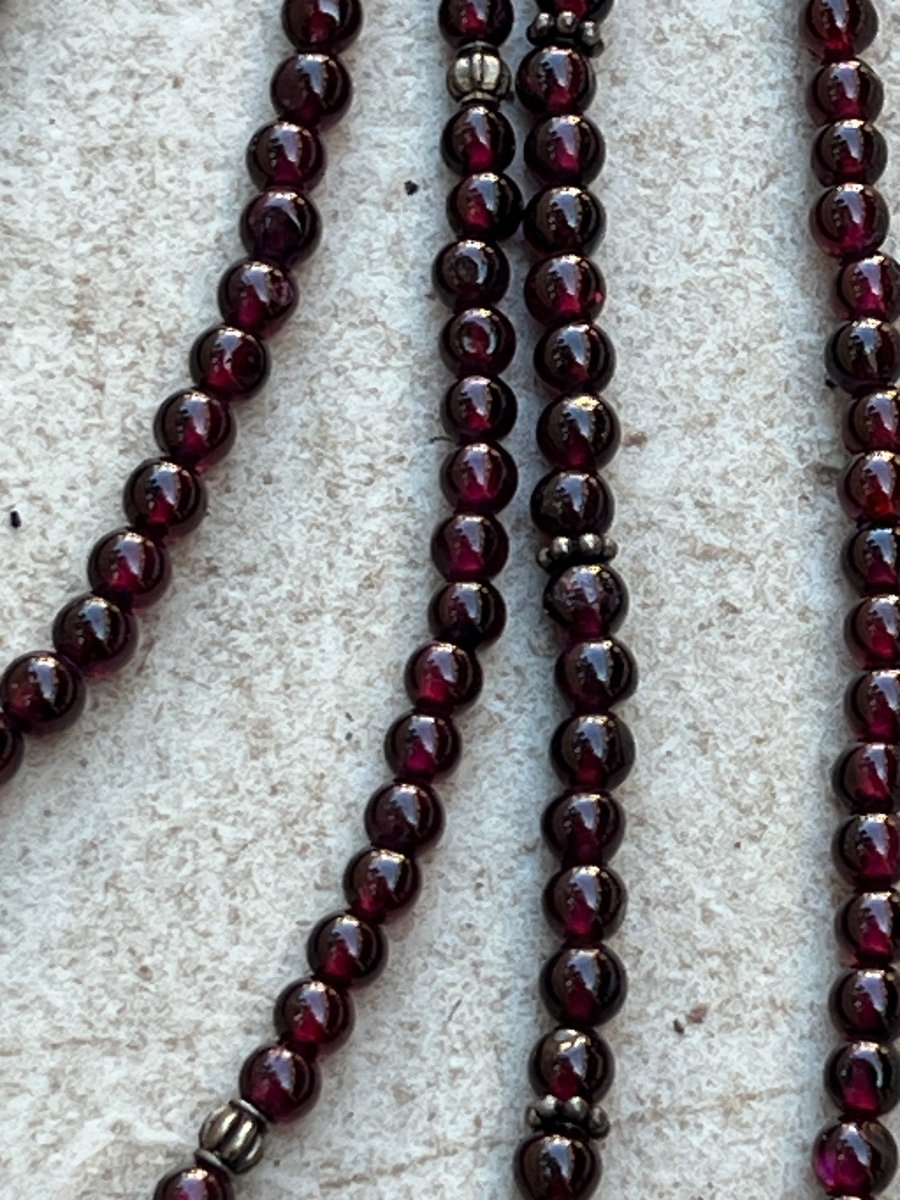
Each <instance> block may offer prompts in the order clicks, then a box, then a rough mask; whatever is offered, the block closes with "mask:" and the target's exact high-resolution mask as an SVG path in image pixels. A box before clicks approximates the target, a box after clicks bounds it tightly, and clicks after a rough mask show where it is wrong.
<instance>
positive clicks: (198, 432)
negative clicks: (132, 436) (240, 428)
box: [153, 388, 237, 472]
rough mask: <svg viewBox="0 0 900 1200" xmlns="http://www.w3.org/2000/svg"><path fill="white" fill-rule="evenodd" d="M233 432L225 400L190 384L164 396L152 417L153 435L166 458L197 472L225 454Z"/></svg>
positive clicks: (231, 440) (230, 416) (234, 431)
mask: <svg viewBox="0 0 900 1200" xmlns="http://www.w3.org/2000/svg"><path fill="white" fill-rule="evenodd" d="M236 433H237V430H236V427H235V423H234V418H233V417H232V415H231V408H230V407H229V404H228V401H227V400H225V399H224V398H223V397H222V396H212V395H208V394H207V393H206V392H200V391H197V390H196V389H194V388H191V389H188V390H186V391H182V392H175V394H174V395H172V396H169V397H168V398H167V399H166V400H164V401H163V402H162V404H161V405H160V406H159V408H158V409H157V412H156V417H155V418H154V421H153V436H154V437H155V439H156V444H157V446H159V448H160V450H162V452H163V454H164V455H165V456H166V458H168V459H170V460H171V461H172V462H177V463H181V464H182V465H183V466H186V467H192V468H193V470H195V471H198V472H200V471H206V470H208V469H209V468H210V467H212V466H214V465H215V464H216V463H217V462H219V461H220V460H221V459H222V458H224V457H225V455H226V454H227V453H228V451H229V450H230V449H231V447H232V446H233V445H234V439H235V435H236Z"/></svg>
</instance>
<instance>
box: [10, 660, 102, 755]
mask: <svg viewBox="0 0 900 1200" xmlns="http://www.w3.org/2000/svg"><path fill="white" fill-rule="evenodd" d="M84 699H85V687H84V679H83V678H82V675H81V672H80V671H79V670H78V668H77V667H75V666H73V665H72V663H70V662H67V661H66V659H64V658H62V657H61V656H60V655H58V654H55V653H53V651H51V650H35V651H34V652H33V653H31V654H23V655H22V656H21V657H20V658H16V659H14V660H13V661H12V662H11V663H10V664H9V666H8V667H7V668H6V670H5V671H4V672H3V675H2V677H0V706H2V708H3V713H4V715H5V717H6V719H7V720H8V721H11V722H12V724H13V725H14V726H16V727H17V728H18V729H20V730H22V731H23V732H24V733H30V734H31V735H32V736H34V737H42V736H43V735H44V734H49V733H60V732H62V730H63V729H68V727H69V726H70V725H71V724H73V722H75V721H76V720H77V719H78V717H80V716H81V713H82V710H83V709H84Z"/></svg>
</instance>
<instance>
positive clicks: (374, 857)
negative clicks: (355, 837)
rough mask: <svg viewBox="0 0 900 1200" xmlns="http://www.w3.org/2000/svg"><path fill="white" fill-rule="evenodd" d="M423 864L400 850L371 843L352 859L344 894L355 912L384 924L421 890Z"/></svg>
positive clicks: (410, 902)
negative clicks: (421, 866)
mask: <svg viewBox="0 0 900 1200" xmlns="http://www.w3.org/2000/svg"><path fill="white" fill-rule="evenodd" d="M419 886H420V879H419V868H418V867H417V866H416V864H415V861H414V860H413V859H412V858H409V857H408V856H407V855H405V854H401V853H400V852H399V851H397V850H385V849H384V848H382V847H370V848H369V849H368V850H363V851H362V852H361V853H360V854H357V856H356V857H355V858H353V859H351V860H350V862H349V863H348V864H347V869H346V871H345V872H344V895H345V896H346V897H347V903H348V904H349V905H350V909H351V911H352V912H354V913H356V915H357V916H359V917H362V919H363V920H364V921H371V922H372V924H374V925H380V924H382V922H384V921H390V920H392V919H393V918H394V917H397V916H399V915H400V914H401V913H402V912H405V911H406V909H408V908H409V906H410V905H411V904H412V903H413V901H414V900H415V898H416V896H417V895H418V894H419Z"/></svg>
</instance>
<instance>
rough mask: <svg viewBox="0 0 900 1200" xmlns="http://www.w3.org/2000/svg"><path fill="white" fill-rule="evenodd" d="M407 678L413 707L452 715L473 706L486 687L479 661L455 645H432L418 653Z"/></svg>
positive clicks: (407, 665)
mask: <svg viewBox="0 0 900 1200" xmlns="http://www.w3.org/2000/svg"><path fill="white" fill-rule="evenodd" d="M404 679H405V682H406V694H407V695H408V696H409V698H410V700H412V702H413V704H415V705H416V706H417V707H420V706H421V707H424V708H433V709H436V710H437V711H438V712H448V713H449V712H452V711H453V709H455V708H464V707H465V706H466V705H467V704H471V703H472V701H473V700H475V699H476V697H477V696H478V694H479V693H480V691H481V685H482V674H481V667H480V666H479V664H478V659H477V658H476V657H475V655H474V654H473V653H472V652H470V651H468V650H465V649H464V648H463V647H462V646H456V645H454V644H453V642H429V643H428V644H427V645H425V646H422V648H421V649H420V650H416V651H415V653H414V654H413V655H412V656H411V657H410V660H409V662H408V663H407V664H406V673H405V676H404Z"/></svg>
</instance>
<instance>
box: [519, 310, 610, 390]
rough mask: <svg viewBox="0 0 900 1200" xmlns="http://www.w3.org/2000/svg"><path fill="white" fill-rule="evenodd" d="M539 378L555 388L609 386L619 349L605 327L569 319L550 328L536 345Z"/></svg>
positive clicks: (536, 366)
mask: <svg viewBox="0 0 900 1200" xmlns="http://www.w3.org/2000/svg"><path fill="white" fill-rule="evenodd" d="M534 369H535V371H536V373H537V375H538V378H539V379H541V380H543V382H544V383H545V384H547V386H548V387H550V388H553V389H554V390H555V391H574V390H576V389H578V388H597V389H601V388H604V387H606V385H607V384H608V383H609V381H610V380H611V379H612V377H613V375H614V373H615V370H616V352H615V350H614V349H613V345H612V342H611V341H610V340H609V338H608V337H607V336H606V334H605V333H604V332H603V330H602V329H600V328H599V327H598V326H597V325H592V324H591V323H590V321H569V322H567V323H566V324H565V325H559V326H557V327H556V328H555V329H549V330H548V331H547V332H546V333H545V334H544V336H543V337H542V338H541V339H540V340H539V342H538V343H537V345H536V346H535V348H534Z"/></svg>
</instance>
